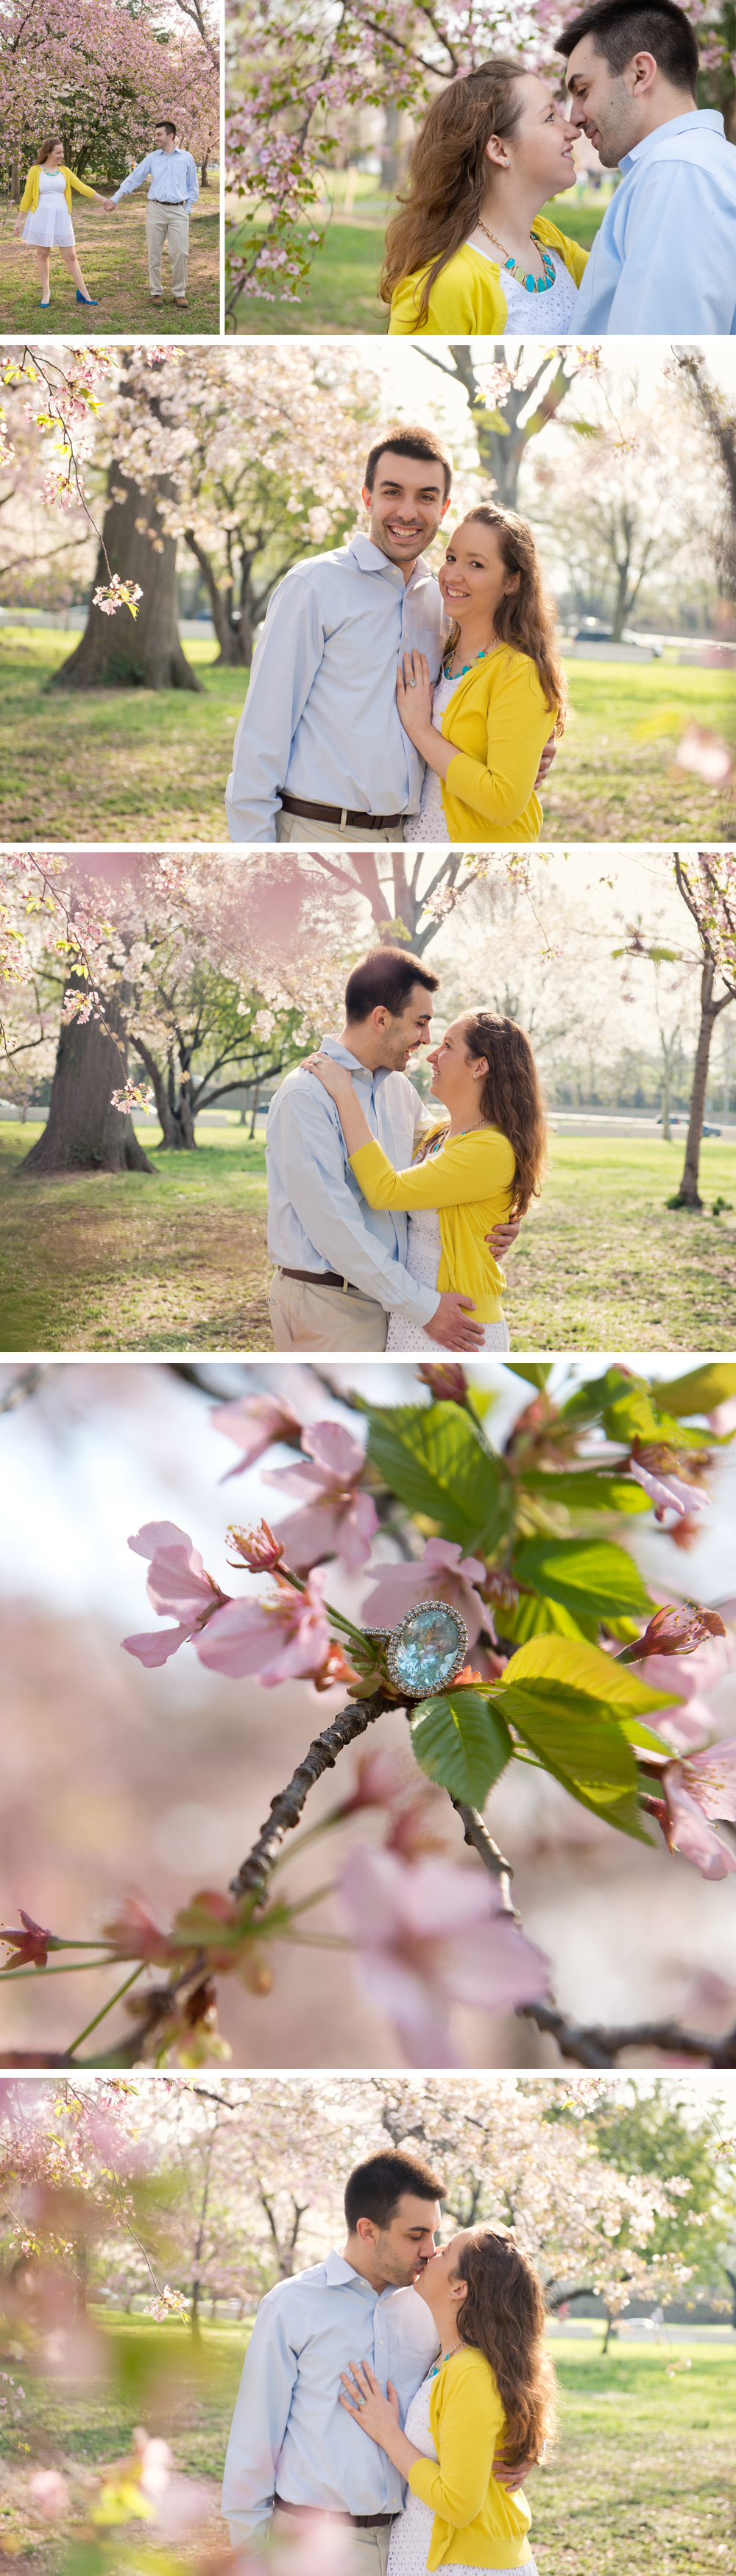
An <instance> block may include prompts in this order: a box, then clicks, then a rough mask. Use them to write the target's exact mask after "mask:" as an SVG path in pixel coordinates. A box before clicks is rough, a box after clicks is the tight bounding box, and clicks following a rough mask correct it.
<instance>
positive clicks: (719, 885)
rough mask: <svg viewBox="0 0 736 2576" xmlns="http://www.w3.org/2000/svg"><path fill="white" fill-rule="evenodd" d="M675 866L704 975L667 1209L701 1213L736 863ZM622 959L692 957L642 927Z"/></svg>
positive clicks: (731, 950) (733, 962)
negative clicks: (706, 1124)
mask: <svg viewBox="0 0 736 2576" xmlns="http://www.w3.org/2000/svg"><path fill="white" fill-rule="evenodd" d="M672 864H673V871H674V878H675V884H676V886H677V889H678V893H679V894H680V895H681V896H682V901H683V903H684V905H685V907H686V910H687V911H688V913H689V915H690V919H691V921H692V922H694V924H695V929H696V932H697V936H698V951H697V952H696V953H697V954H698V955H699V960H700V970H701V971H700V1018H699V1027H698V1037H697V1045H696V1050H695V1069H694V1074H693V1087H692V1092H691V1096H690V1116H689V1122H688V1133H687V1145H686V1148H685V1163H684V1168H683V1174H682V1180H681V1182H680V1186H679V1189H678V1190H677V1191H676V1193H675V1196H674V1198H671V1199H669V1200H668V1202H667V1204H668V1206H669V1207H683V1208H694V1209H696V1210H700V1209H701V1208H702V1205H703V1201H702V1199H701V1196H700V1191H699V1168H700V1147H701V1142H702V1135H703V1120H704V1117H705V1104H706V1093H707V1088H708V1068H709V1064H710V1051H711V1046H712V1042H713V1033H714V1030H715V1029H716V1028H717V1026H718V1021H719V1019H720V1016H721V1012H722V1011H726V1010H728V1007H729V1004H730V1003H731V1002H735V1001H736V860H734V857H733V853H732V851H730V850H716V849H709V850H697V851H696V850H682V851H677V850H676V851H675V852H674V855H673V862H672ZM623 954H624V955H625V956H626V957H627V958H636V957H646V958H648V959H649V960H650V962H651V963H653V964H654V966H655V971H656V970H657V968H658V967H659V966H660V965H661V964H662V963H663V962H669V963H670V964H675V965H682V964H690V963H691V952H689V951H688V950H687V949H683V950H677V949H674V948H672V947H670V946H667V947H663V946H662V943H661V939H659V938H657V937H655V938H654V939H652V938H651V937H649V936H648V935H647V933H646V932H645V930H644V929H643V928H642V927H641V925H638V926H637V927H636V928H634V929H632V930H630V932H629V936H628V939H627V944H626V948H625V950H624V951H623ZM721 987H722V989H721Z"/></svg>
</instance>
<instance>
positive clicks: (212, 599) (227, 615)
mask: <svg viewBox="0 0 736 2576" xmlns="http://www.w3.org/2000/svg"><path fill="white" fill-rule="evenodd" d="M184 543H185V545H186V546H188V547H189V552H190V554H192V555H194V559H195V562H196V563H198V564H199V569H200V572H201V575H202V580H203V582H204V586H205V590H206V592H207V597H208V600H209V604H210V616H211V619H212V624H213V626H214V630H215V634H216V636H217V641H218V644H219V647H220V654H219V660H220V662H225V663H226V664H227V667H228V669H229V670H237V669H238V668H239V667H241V666H242V667H245V666H246V665H247V666H249V665H250V662H251V659H252V635H251V632H250V627H249V625H248V624H247V621H246V626H245V627H244V625H243V620H242V618H241V619H240V621H239V623H238V624H237V625H236V624H235V622H234V619H233V590H232V583H231V582H228V583H227V584H226V585H225V587H224V588H221V586H220V583H219V581H217V579H216V577H215V574H214V572H213V569H212V565H211V562H210V558H209V555H208V554H207V552H206V549H205V547H204V546H202V545H200V542H199V538H198V537H196V536H195V534H194V529H193V528H185V530H184ZM244 642H246V643H247V645H248V652H247V654H246V653H245V652H244V649H243V646H244ZM218 667H219V665H218V664H217V663H216V664H215V668H216V669H217V668H218Z"/></svg>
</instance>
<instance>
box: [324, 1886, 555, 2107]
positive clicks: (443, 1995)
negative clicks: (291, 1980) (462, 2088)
mask: <svg viewBox="0 0 736 2576" xmlns="http://www.w3.org/2000/svg"><path fill="white" fill-rule="evenodd" d="M340 1893H341V1897H342V1905H343V1911H344V1913H345V1916H346V1918H347V1922H348V1926H349V1929H350V1931H351V1933H352V1935H353V1939H354V1941H355V1943H356V1947H357V1950H358V1976H359V1981H360V1984H361V1987H362V1990H363V1993H364V1995H365V1998H366V2001H367V2002H368V2003H369V2004H370V2005H371V2006H372V2008H373V2010H374V2012H379V2013H384V2014H385V2015H386V2017H387V2019H388V2020H389V2021H392V2022H394V2023H395V2026H396V2029H397V2030H398V2032H399V2036H400V2039H401V2043H402V2047H403V2048H404V2050H405V2053H406V2056H407V2059H408V2061H409V2064H410V2065H412V2066H457V2065H458V2064H459V2063H460V2060H459V2059H458V2057H457V2054H456V2051H455V2049H454V2047H453V2042H452V2038H451V2032H450V2011H451V2007H452V2005H453V2004H455V2003H458V2004H466V2005H470V2006H471V2007H472V2008H473V2009H474V2010H476V2011H478V2010H481V2011H483V2012H508V2011H513V2010H514V2009H515V2007H516V2005H517V2004H523V2003H532V2002H534V2001H536V2000H537V1999H538V1998H540V1997H542V1996H545V1995H548V1994H549V1963H548V1961H547V1960H546V1959H545V1957H544V1955H543V1952H542V1951H541V1950H537V1949H536V1948H535V1945H534V1943H533V1942H531V1941H527V1939H526V1936H525V1934H524V1933H523V1932H522V1931H520V1929H519V1926H518V1924H517V1923H515V1922H514V1921H513V1919H512V1917H511V1916H510V1915H509V1914H507V1913H505V1912H504V1911H503V1906H502V1897H501V1890H500V1888H499V1887H498V1886H497V1884H496V1883H495V1882H494V1881H493V1880H492V1879H490V1878H489V1877H488V1876H487V1875H486V1872H485V1871H484V1872H483V1873H482V1875H481V1873H480V1871H475V1870H466V1869H458V1868H457V1866H456V1865H455V1863H454V1862H451V1861H443V1860H421V1861H419V1862H417V1863H412V1862H409V1861H406V1860H402V1859H400V1857H399V1855H398V1853H396V1852H393V1851H386V1850H380V1851H372V1850H371V1849H370V1848H369V1846H368V1845H367V1844H358V1845H357V1847H356V1848H355V1849H354V1850H353V1851H352V1852H351V1853H350V1855H349V1858H348V1860H347V1861H346V1862H345V1866H344V1869H343V1872H342V1878H341V1882H340Z"/></svg>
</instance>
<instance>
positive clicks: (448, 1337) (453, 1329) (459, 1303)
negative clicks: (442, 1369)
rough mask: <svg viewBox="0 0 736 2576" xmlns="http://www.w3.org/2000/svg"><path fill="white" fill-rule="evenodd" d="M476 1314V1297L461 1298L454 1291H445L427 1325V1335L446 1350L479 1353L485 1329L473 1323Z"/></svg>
mask: <svg viewBox="0 0 736 2576" xmlns="http://www.w3.org/2000/svg"><path fill="white" fill-rule="evenodd" d="M474 1313H475V1307H474V1304H473V1299H472V1297H458V1296H457V1295H456V1292H455V1290H454V1289H449V1288H443V1290H442V1294H441V1296H440V1302H439V1305H438V1307H437V1310H436V1313H435V1314H434V1315H430V1319H429V1323H428V1324H425V1326H424V1330H425V1333H429V1335H430V1338H431V1340H432V1341H433V1342H440V1343H441V1346H442V1349H443V1350H444V1351H477V1350H479V1349H480V1348H481V1346H482V1342H483V1326H482V1324H474V1323H473V1321H472V1316H473V1315H474Z"/></svg>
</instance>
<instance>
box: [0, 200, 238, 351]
mask: <svg viewBox="0 0 736 2576" xmlns="http://www.w3.org/2000/svg"><path fill="white" fill-rule="evenodd" d="M147 195H148V185H147V182H146V181H145V180H144V183H143V187H142V188H140V189H136V193H135V196H134V197H123V198H122V200H121V203H120V205H119V206H118V207H117V208H116V211H115V213H114V214H112V215H106V214H105V213H104V212H103V209H102V207H101V206H96V205H94V204H92V203H90V201H89V200H88V199H87V198H86V197H78V196H74V195H73V205H72V222H73V225H74V237H75V240H76V245H77V254H78V258H79V265H80V268H81V271H82V276H83V278H84V281H85V285H86V287H87V291H88V294H90V295H92V296H95V297H97V298H99V303H98V309H97V311H96V312H92V313H88V312H86V311H85V309H84V307H83V305H81V304H78V303H77V296H76V288H75V287H74V286H73V285H72V281H71V278H70V276H69V275H68V272H67V270H66V269H65V267H64V263H63V260H62V259H60V258H59V253H58V251H52V254H51V303H50V305H49V309H48V312H47V313H45V314H44V316H43V320H41V318H40V315H39V298H40V288H39V284H38V276H37V270H36V262H35V258H34V256H33V252H32V251H30V250H28V249H27V248H26V247H25V245H24V243H23V242H21V241H16V239H15V237H14V231H13V226H14V223H15V219H16V216H17V207H16V206H9V205H8V203H7V200H6V202H5V204H4V205H3V206H2V207H0V313H1V314H2V328H3V330H4V331H14V332H21V333H23V334H24V335H25V334H27V335H28V336H29V337H30V338H32V339H33V338H36V337H37V335H38V332H39V331H40V330H43V331H44V332H50V331H57V332H58V331H60V332H62V333H63V336H64V339H65V340H89V339H94V338H98V337H100V335H106V334H108V333H109V332H112V331H123V332H129V331H146V332H150V331H152V332H154V333H155V337H156V339H157V340H160V339H165V338H166V337H167V335H168V334H169V333H171V335H172V336H173V337H174V338H175V339H177V340H183V339H185V338H186V337H187V334H188V333H189V332H202V331H205V332H210V331H213V332H217V331H219V328H220V214H219V202H220V199H219V175H218V173H217V171H216V170H215V171H211V172H210V180H209V185H208V187H207V188H206V189H205V190H204V191H202V192H201V193H200V196H199V197H198V200H197V204H196V206H194V207H193V210H192V213H191V215H190V219H189V266H188V284H187V298H188V306H189V309H188V311H186V312H182V311H181V308H180V306H179V305H178V304H174V303H173V302H172V295H171V267H170V263H169V255H168V251H167V250H164V254H163V259H162V262H161V280H162V286H163V298H164V300H163V304H157V305H155V306H154V305H152V303H151V293H150V287H149V283H148V256H147V251H146V198H147Z"/></svg>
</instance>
